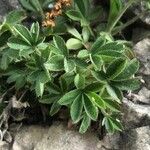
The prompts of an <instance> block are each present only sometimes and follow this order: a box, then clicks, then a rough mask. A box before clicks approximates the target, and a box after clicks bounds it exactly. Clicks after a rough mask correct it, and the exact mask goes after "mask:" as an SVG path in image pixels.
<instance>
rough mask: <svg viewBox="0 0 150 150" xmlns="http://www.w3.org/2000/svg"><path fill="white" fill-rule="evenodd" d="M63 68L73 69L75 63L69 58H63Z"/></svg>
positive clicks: (66, 69) (67, 70)
mask: <svg viewBox="0 0 150 150" xmlns="http://www.w3.org/2000/svg"><path fill="white" fill-rule="evenodd" d="M64 68H65V71H66V72H72V71H73V70H74V69H75V64H74V62H73V61H72V60H71V59H68V60H67V59H66V58H65V59H64Z"/></svg>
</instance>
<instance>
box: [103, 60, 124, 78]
mask: <svg viewBox="0 0 150 150" xmlns="http://www.w3.org/2000/svg"><path fill="white" fill-rule="evenodd" d="M126 64H127V61H126V60H125V59H122V58H119V59H116V60H114V61H113V62H112V63H111V64H110V65H109V66H108V68H107V70H106V76H107V78H109V79H110V80H112V79H114V78H115V77H117V76H118V75H119V74H120V73H122V71H123V70H124V69H125V67H126Z"/></svg>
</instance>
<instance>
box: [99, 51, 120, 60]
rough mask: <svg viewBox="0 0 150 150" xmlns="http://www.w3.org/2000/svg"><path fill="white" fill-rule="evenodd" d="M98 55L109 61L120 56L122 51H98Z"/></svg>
mask: <svg viewBox="0 0 150 150" xmlns="http://www.w3.org/2000/svg"><path fill="white" fill-rule="evenodd" d="M99 55H100V56H101V57H102V59H103V60H104V61H106V62H109V61H113V60H114V59H116V58H118V57H122V56H123V53H121V52H118V51H112V50H107V51H101V52H99Z"/></svg>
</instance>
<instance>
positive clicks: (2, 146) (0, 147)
mask: <svg viewBox="0 0 150 150" xmlns="http://www.w3.org/2000/svg"><path fill="white" fill-rule="evenodd" d="M0 150H9V144H8V143H6V142H4V141H0Z"/></svg>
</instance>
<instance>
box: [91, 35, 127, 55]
mask: <svg viewBox="0 0 150 150" xmlns="http://www.w3.org/2000/svg"><path fill="white" fill-rule="evenodd" d="M101 38H102V37H101ZM102 41H104V40H103V39H101V42H102ZM101 42H100V43H101ZM105 51H109V52H110V51H112V52H113V51H115V52H120V53H122V52H123V51H124V45H123V44H118V43H117V42H110V43H106V44H101V45H100V46H99V47H97V48H95V49H94V50H93V52H92V54H101V53H104V52H105Z"/></svg>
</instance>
